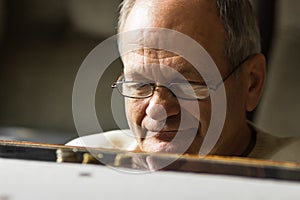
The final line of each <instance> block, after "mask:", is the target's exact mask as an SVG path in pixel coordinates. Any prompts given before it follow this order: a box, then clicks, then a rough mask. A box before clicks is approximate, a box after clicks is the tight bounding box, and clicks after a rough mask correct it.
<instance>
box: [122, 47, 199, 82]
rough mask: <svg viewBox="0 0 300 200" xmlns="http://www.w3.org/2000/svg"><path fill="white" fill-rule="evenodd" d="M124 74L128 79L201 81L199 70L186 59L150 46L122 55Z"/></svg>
mask: <svg viewBox="0 0 300 200" xmlns="http://www.w3.org/2000/svg"><path fill="white" fill-rule="evenodd" d="M123 62H124V74H125V76H127V78H129V79H131V78H132V79H135V78H139V77H142V78H145V77H147V78H148V79H152V80H155V81H164V80H165V81H172V80H174V79H180V80H182V79H187V80H188V81H194V82H203V79H202V76H201V75H200V73H199V71H198V70H197V69H196V68H195V67H194V66H193V65H192V64H191V63H189V62H188V61H187V60H186V59H184V58H183V57H181V56H180V55H177V54H175V53H172V52H169V51H166V50H160V49H150V48H140V49H138V50H135V51H132V52H130V53H128V54H126V55H125V56H124V57H123Z"/></svg>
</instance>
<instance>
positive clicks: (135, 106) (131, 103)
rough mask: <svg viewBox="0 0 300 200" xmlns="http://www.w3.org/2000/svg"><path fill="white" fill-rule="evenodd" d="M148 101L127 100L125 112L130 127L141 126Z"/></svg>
mask: <svg viewBox="0 0 300 200" xmlns="http://www.w3.org/2000/svg"><path fill="white" fill-rule="evenodd" d="M147 102H148V101H147V100H146V99H129V98H126V99H125V111H126V117H127V120H128V123H129V126H131V127H132V126H141V122H142V120H143V118H144V117H145V111H146V108H147V105H148V103H147Z"/></svg>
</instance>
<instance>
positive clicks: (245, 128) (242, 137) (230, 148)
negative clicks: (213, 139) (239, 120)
mask: <svg viewBox="0 0 300 200" xmlns="http://www.w3.org/2000/svg"><path fill="white" fill-rule="evenodd" d="M227 132H228V131H227ZM229 134H230V136H226V135H225V136H223V137H221V138H220V139H219V142H218V143H217V145H216V147H215V148H214V149H213V151H212V152H211V153H210V154H212V155H220V156H241V157H246V156H247V155H248V154H249V152H251V150H252V148H253V145H252V144H253V137H252V135H253V134H252V130H251V128H250V127H249V125H248V124H247V122H245V123H244V124H243V125H242V126H240V127H239V128H238V129H237V131H235V134H232V132H231V133H229ZM254 136H255V135H254Z"/></svg>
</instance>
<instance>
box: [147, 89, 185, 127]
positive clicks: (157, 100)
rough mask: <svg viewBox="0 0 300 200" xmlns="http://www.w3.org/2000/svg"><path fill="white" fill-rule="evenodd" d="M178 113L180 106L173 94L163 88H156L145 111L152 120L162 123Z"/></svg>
mask: <svg viewBox="0 0 300 200" xmlns="http://www.w3.org/2000/svg"><path fill="white" fill-rule="evenodd" d="M179 113H180V106H179V103H178V101H177V99H176V97H175V96H174V95H173V93H172V92H171V91H170V90H169V89H168V88H165V87H156V89H155V91H154V94H153V96H152V97H151V99H150V102H149V105H148V107H147V109H146V114H147V115H148V116H149V117H151V118H152V119H153V120H157V121H162V120H165V119H167V118H168V117H170V116H173V115H177V114H179Z"/></svg>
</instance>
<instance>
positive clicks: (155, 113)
mask: <svg viewBox="0 0 300 200" xmlns="http://www.w3.org/2000/svg"><path fill="white" fill-rule="evenodd" d="M146 114H147V115H148V116H149V117H151V119H153V120H156V121H165V120H166V119H167V117H168V115H167V111H166V109H165V108H164V107H163V106H162V105H161V104H157V103H154V102H151V101H150V103H149V105H148V107H147V109H146Z"/></svg>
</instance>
